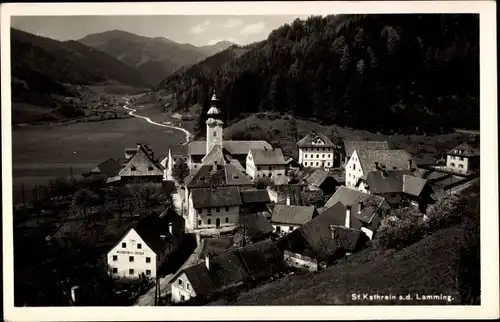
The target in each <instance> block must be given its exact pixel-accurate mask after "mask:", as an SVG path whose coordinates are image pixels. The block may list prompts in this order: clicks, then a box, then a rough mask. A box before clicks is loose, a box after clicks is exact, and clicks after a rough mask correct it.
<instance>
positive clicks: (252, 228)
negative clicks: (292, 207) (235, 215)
mask: <svg viewBox="0 0 500 322" xmlns="http://www.w3.org/2000/svg"><path fill="white" fill-rule="evenodd" d="M240 222H242V224H243V226H244V227H245V229H246V234H247V235H248V236H250V237H251V238H260V237H262V236H265V235H268V234H270V233H272V232H273V225H271V223H270V222H269V220H268V219H267V218H266V216H265V215H264V214H263V213H256V214H241V215H240Z"/></svg>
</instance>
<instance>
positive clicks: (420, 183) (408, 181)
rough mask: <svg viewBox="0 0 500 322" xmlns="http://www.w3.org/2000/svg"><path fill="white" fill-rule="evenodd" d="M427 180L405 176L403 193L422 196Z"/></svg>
mask: <svg viewBox="0 0 500 322" xmlns="http://www.w3.org/2000/svg"><path fill="white" fill-rule="evenodd" d="M426 183H427V180H425V179H422V178H419V177H414V176H411V175H404V176H403V192H404V193H407V194H409V195H412V196H416V197H418V196H420V194H421V193H422V190H423V189H424V187H425V184H426Z"/></svg>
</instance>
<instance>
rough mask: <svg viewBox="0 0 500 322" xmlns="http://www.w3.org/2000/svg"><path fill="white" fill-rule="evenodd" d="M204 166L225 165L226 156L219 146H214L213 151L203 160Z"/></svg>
mask: <svg viewBox="0 0 500 322" xmlns="http://www.w3.org/2000/svg"><path fill="white" fill-rule="evenodd" d="M201 162H202V163H203V164H208V165H210V164H213V163H215V164H224V163H225V162H224V154H223V153H222V149H221V148H220V146H218V145H214V146H213V147H212V149H210V151H209V152H208V153H207V155H205V156H204V157H203V159H201Z"/></svg>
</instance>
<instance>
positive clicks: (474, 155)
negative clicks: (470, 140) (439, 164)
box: [446, 143, 479, 174]
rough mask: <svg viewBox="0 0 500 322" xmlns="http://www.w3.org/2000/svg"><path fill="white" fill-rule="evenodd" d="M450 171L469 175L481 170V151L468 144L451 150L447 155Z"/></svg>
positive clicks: (447, 165) (447, 164)
mask: <svg viewBox="0 0 500 322" xmlns="http://www.w3.org/2000/svg"><path fill="white" fill-rule="evenodd" d="M446 167H447V168H448V170H450V171H453V172H458V173H463V174H467V173H470V172H471V171H475V170H478V169H479V150H478V149H476V148H475V147H472V146H470V145H469V144H467V143H462V144H460V145H459V146H457V147H455V148H453V149H451V150H450V151H448V153H447V154H446Z"/></svg>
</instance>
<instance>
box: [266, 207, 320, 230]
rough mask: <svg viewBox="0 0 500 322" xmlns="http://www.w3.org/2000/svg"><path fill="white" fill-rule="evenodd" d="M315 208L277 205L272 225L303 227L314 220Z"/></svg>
mask: <svg viewBox="0 0 500 322" xmlns="http://www.w3.org/2000/svg"><path fill="white" fill-rule="evenodd" d="M313 215H314V206H308V207H306V206H288V205H275V206H274V209H273V214H272V218H271V222H272V223H276V224H290V225H303V224H305V223H306V222H308V221H309V220H311V219H312V217H313Z"/></svg>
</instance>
